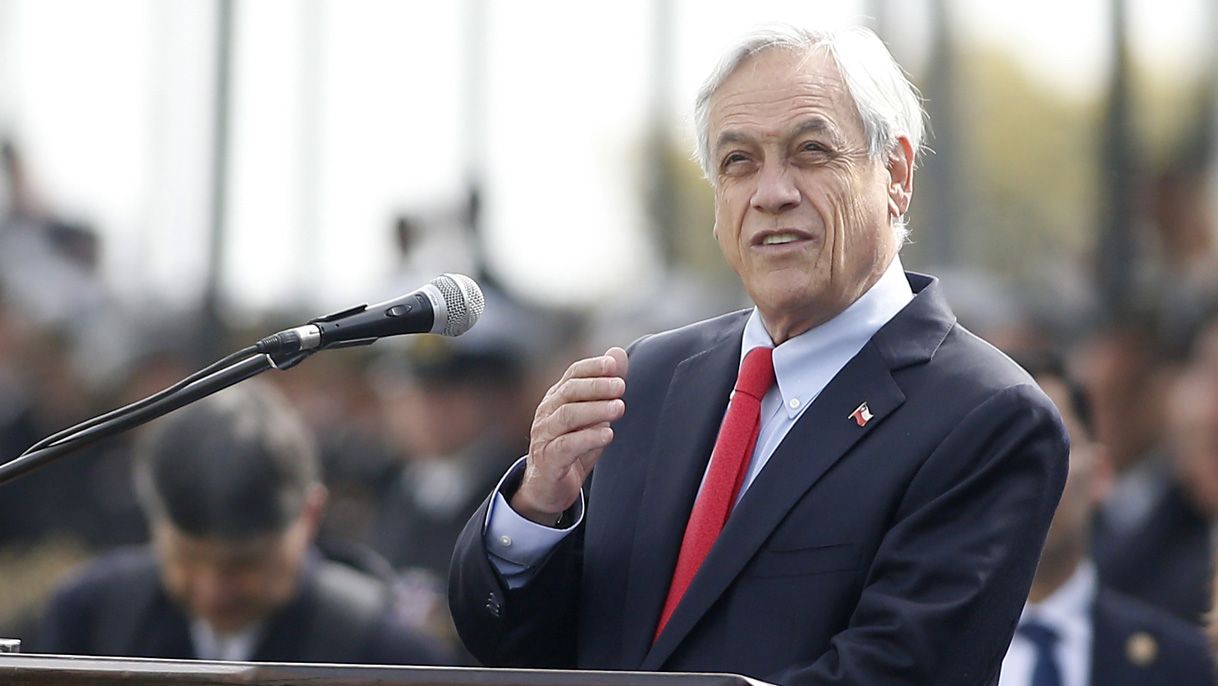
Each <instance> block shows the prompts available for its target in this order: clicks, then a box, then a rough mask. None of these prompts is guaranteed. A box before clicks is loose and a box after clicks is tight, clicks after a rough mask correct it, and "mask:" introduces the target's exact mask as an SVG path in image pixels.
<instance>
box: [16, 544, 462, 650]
mask: <svg viewBox="0 0 1218 686" xmlns="http://www.w3.org/2000/svg"><path fill="white" fill-rule="evenodd" d="M390 600H391V597H390V593H389V589H388V588H387V587H386V586H385V585H384V584H383V583H381V582H380V580H378V579H374V578H373V577H370V576H367V575H365V574H362V573H360V572H357V571H356V570H354V569H353V568H351V567H347V566H345V565H340V564H338V563H335V562H330V561H328V560H324V559H320V558H319V557H317V556H314V557H312V558H311V559H310V560H309V562H308V563H307V564H306V566H305V569H304V570H303V572H302V576H301V580H300V588H299V589H298V592H297V593H296V596H295V597H294V598H293V599H292V600H291V601H290V602H289V603H288V604H287V605H286V606H284V607H283V608H281V609H280V610H278V611H277V612H276V613H275V614H273V615H272V616H271V617H269V618H268V619H267V621H266V624H265V628H264V629H263V634H262V638H261V639H260V640H259V642H258V645H257V646H256V647H255V649H254V653H253V655H252V656H251V658H250V659H251V661H254V662H338V663H355V664H358V663H366V664H428V665H432V664H446V663H447V662H448V659H449V658H448V655H447V653H446V651H445V650H444V649H443V648H442V647H441V646H440V645H439V644H438V643H437V642H436V641H434V640H432V639H428V638H424V637H422V636H421V635H419V634H417V633H416V632H415V631H414V630H413V629H410V628H408V627H406V625H405V624H404V623H402V621H401V620H399V619H398V618H397V617H396V616H395V615H394V614H393V612H392V607H391V606H392V603H391V602H390ZM36 645H37V650H38V651H39V652H45V653H61V654H69V655H109V656H122V657H154V658H167V659H192V658H195V657H196V655H195V651H194V646H193V644H192V641H191V638H190V619H189V618H188V617H187V616H186V614H185V613H184V612H183V611H182V609H181V608H180V607H178V605H177V604H175V603H174V602H173V601H172V600H171V599H170V598H169V596H168V595H167V594H166V593H165V592H164V590H163V587H162V586H161V582H160V573H159V571H158V567H157V562H156V559H155V557H154V556H153V554H152V551H151V550H150V549H149V548H147V547H140V548H132V549H126V550H120V551H117V552H114V553H110V554H108V555H106V556H103V557H102V558H101V559H99V560H98V561H96V562H94V563H92V564H91V565H90V566H89V567H87V568H86V569H85V570H84V571H83V572H82V573H81V574H80V575H79V576H78V577H77V578H75V579H73V580H71V581H69V582H68V583H67V584H65V585H64V586H62V587H61V588H60V589H58V590H57V592H56V593H55V595H54V597H53V598H52V599H51V602H50V603H49V604H48V606H47V609H46V611H45V613H44V616H43V621H42V627H41V632H40V636H39V638H38V641H37V644H36Z"/></svg>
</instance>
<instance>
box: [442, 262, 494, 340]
mask: <svg viewBox="0 0 1218 686" xmlns="http://www.w3.org/2000/svg"><path fill="white" fill-rule="evenodd" d="M431 283H432V285H433V286H435V287H436V288H437V289H439V291H440V295H441V296H442V297H443V298H444V309H445V315H446V316H445V322H444V329H443V330H441V331H439V332H438V333H440V334H441V335H444V336H460V335H461V334H463V333H465V332H466V331H469V330H470V329H471V328H473V326H474V324H476V323H477V322H478V318H479V317H481V316H482V313H483V312H484V311H485V310H486V300H485V299H484V298H483V297H482V289H481V288H479V287H478V284H477V283H475V282H474V280H473V279H471V278H469V277H468V276H466V275H464V274H441V275H440V276H437V277H436V278H435V279H433V280H432V282H431Z"/></svg>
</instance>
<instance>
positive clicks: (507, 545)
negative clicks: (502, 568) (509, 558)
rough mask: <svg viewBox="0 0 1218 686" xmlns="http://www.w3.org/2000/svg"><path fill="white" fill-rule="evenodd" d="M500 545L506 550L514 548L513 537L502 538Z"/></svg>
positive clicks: (500, 538)
mask: <svg viewBox="0 0 1218 686" xmlns="http://www.w3.org/2000/svg"><path fill="white" fill-rule="evenodd" d="M499 545H501V546H503V547H504V548H510V547H512V537H511V536H500V537H499Z"/></svg>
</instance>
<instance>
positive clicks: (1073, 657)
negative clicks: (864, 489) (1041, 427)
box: [998, 354, 1215, 686]
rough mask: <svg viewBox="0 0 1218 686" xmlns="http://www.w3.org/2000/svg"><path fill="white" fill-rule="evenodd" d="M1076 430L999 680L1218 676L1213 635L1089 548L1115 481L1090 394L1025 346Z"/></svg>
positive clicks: (1137, 684)
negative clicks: (1114, 581)
mask: <svg viewBox="0 0 1218 686" xmlns="http://www.w3.org/2000/svg"><path fill="white" fill-rule="evenodd" d="M1016 359H1017V360H1018V361H1019V362H1020V363H1021V364H1022V365H1023V366H1024V367H1025V368H1026V369H1027V370H1028V371H1029V372H1030V373H1031V374H1032V376H1033V378H1034V379H1036V381H1037V383H1039V384H1040V385H1041V387H1042V388H1043V389H1044V390H1045V393H1047V394H1048V396H1049V398H1050V399H1052V400H1053V402H1054V404H1056V405H1057V407H1058V409H1059V411H1060V412H1061V414H1062V419H1063V421H1064V422H1065V424H1066V429H1067V431H1069V433H1070V471H1069V476H1068V477H1067V479H1066V488H1065V491H1063V493H1062V499H1061V502H1060V504H1059V505H1058V507H1057V512H1056V513H1055V514H1054V516H1053V522H1052V524H1051V525H1050V526H1049V534H1048V537H1047V538H1046V539H1045V547H1044V550H1043V551H1042V553H1041V557H1040V563H1039V565H1038V566H1037V568H1036V576H1035V577H1034V578H1033V580H1032V588H1031V590H1030V591H1029V594H1028V603H1027V605H1026V606H1025V607H1024V611H1023V614H1022V615H1021V616H1020V618H1019V625H1018V627H1017V628H1016V630H1015V637H1014V639H1013V640H1012V642H1011V646H1010V648H1009V649H1008V651H1007V655H1006V657H1005V658H1004V659H1003V663H1002V673H1001V677H1000V679H999V682H998V683H999V686H1088V685H1090V684H1094V685H1095V686H1147V685H1150V684H1171V685H1172V686H1191V685H1195V686H1203V685H1209V684H1212V683H1213V682H1214V681H1213V679H1214V674H1215V673H1214V666H1213V661H1212V659H1211V657H1210V654H1209V651H1208V649H1207V646H1206V642H1205V637H1204V635H1203V634H1202V632H1201V630H1200V629H1199V628H1198V627H1197V626H1196V625H1195V624H1191V623H1189V622H1186V621H1184V620H1183V619H1180V618H1178V617H1175V616H1173V615H1172V614H1170V613H1168V612H1167V611H1165V610H1162V609H1159V608H1157V607H1153V606H1151V605H1148V604H1145V603H1143V602H1141V601H1138V600H1135V599H1133V598H1130V597H1128V596H1126V595H1124V594H1122V593H1120V592H1117V591H1114V590H1111V589H1109V588H1107V587H1105V586H1104V584H1102V583H1100V582H1099V580H1098V579H1097V575H1096V571H1095V565H1094V564H1093V563H1092V562H1091V559H1090V554H1089V548H1090V545H1089V538H1090V529H1091V519H1092V514H1093V513H1094V511H1095V508H1096V507H1097V506H1098V505H1099V503H1100V502H1101V501H1102V499H1103V497H1104V495H1105V493H1106V491H1107V489H1108V488H1109V487H1110V485H1111V476H1112V475H1111V468H1110V466H1109V465H1108V463H1107V456H1106V455H1105V452H1104V448H1103V446H1102V445H1100V444H1098V443H1096V442H1095V441H1094V440H1093V438H1092V434H1091V426H1090V421H1091V416H1090V411H1089V407H1088V405H1087V399H1086V396H1085V395H1084V393H1083V392H1082V390H1081V389H1080V388H1078V387H1077V386H1075V385H1074V384H1073V383H1071V382H1070V381H1069V380H1068V379H1067V378H1066V376H1065V373H1064V371H1063V368H1062V365H1061V364H1060V362H1058V361H1057V360H1056V359H1055V358H1054V357H1052V356H1051V355H1047V354H1039V355H1034V354H1024V355H1017V356H1016Z"/></svg>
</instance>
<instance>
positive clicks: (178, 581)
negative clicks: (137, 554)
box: [153, 517, 312, 633]
mask: <svg viewBox="0 0 1218 686" xmlns="http://www.w3.org/2000/svg"><path fill="white" fill-rule="evenodd" d="M311 539H312V532H311V527H310V526H309V523H308V522H307V521H306V520H305V518H304V517H301V518H299V519H297V520H296V522H294V523H293V524H291V525H290V526H289V527H288V528H287V529H286V530H284V531H282V532H279V533H272V534H263V535H258V536H253V537H251V538H248V539H241V540H236V541H230V540H226V539H220V538H214V537H206V538H196V537H194V536H189V535H187V534H185V533H183V532H182V531H181V530H179V529H177V528H176V527H174V526H173V524H171V523H169V522H165V521H160V522H157V523H155V524H154V525H153V544H154V547H155V549H156V552H157V557H158V558H159V560H160V563H161V581H162V583H163V584H164V585H165V590H166V591H167V592H168V594H169V596H170V597H171V598H173V599H174V600H175V601H176V602H177V603H178V604H179V605H181V606H182V608H183V609H184V610H185V611H186V613H187V614H188V615H189V616H190V617H191V618H192V619H202V620H204V621H206V622H207V623H208V624H209V625H210V626H211V627H212V629H214V630H216V631H219V632H224V633H231V632H236V631H240V630H242V629H245V628H247V627H249V626H250V625H251V624H253V623H255V622H258V621H260V620H263V619H265V618H267V617H268V616H269V615H270V614H271V613H273V612H274V611H275V610H278V609H279V608H280V607H282V606H283V605H285V604H286V603H287V602H288V601H289V600H291V598H292V595H293V594H294V593H295V592H296V583H297V579H298V577H299V574H300V569H301V566H302V565H303V564H304V557H305V553H306V551H307V550H308V546H309V542H310V540H311Z"/></svg>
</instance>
